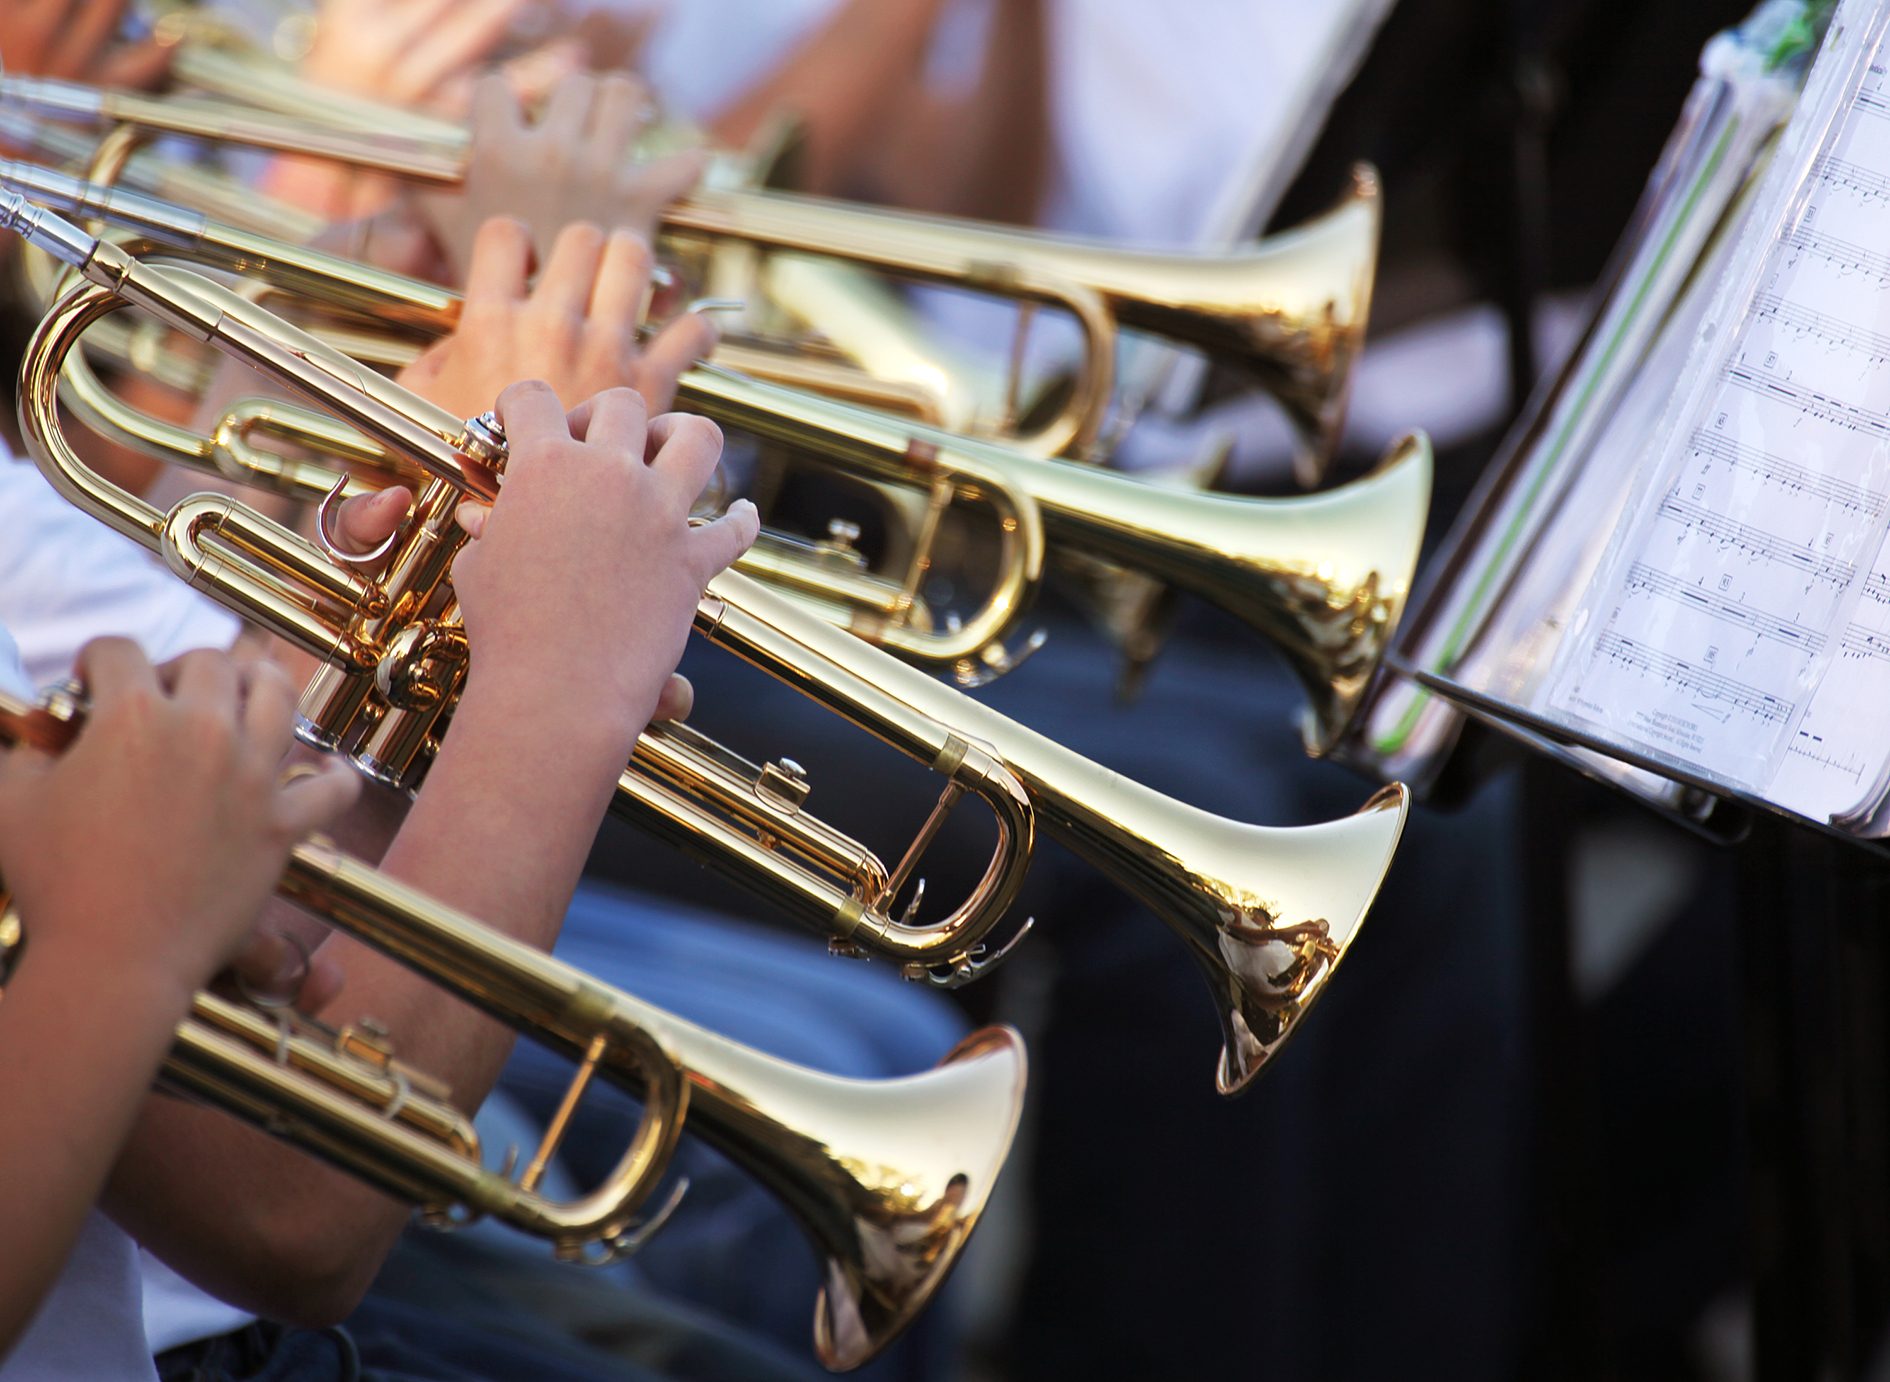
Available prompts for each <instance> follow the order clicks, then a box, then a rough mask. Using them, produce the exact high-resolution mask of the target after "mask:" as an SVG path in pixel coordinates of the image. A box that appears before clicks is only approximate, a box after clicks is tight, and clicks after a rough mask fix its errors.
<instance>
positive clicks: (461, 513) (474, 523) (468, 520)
mask: <svg viewBox="0 0 1890 1382" xmlns="http://www.w3.org/2000/svg"><path fill="white" fill-rule="evenodd" d="M491 517H492V506H491V505H490V504H481V503H480V502H479V501H478V500H476V499H468V500H467V501H466V502H465V503H463V504H461V505H460V506H459V507H458V508H457V509H454V510H453V521H454V522H455V523H457V524H459V527H460V531H461V532H463V533H465V534H466V536H467V537H469V538H471V539H472V540H473V541H474V542H477V541H478V540H479V539H480V538H482V537H484V536H485V535H486V522H487V520H489V519H490V518H491Z"/></svg>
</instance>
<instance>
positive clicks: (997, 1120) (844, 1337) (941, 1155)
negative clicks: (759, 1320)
mask: <svg viewBox="0 0 1890 1382" xmlns="http://www.w3.org/2000/svg"><path fill="white" fill-rule="evenodd" d="M1025 1066H1026V1061H1025V1056H1024V1041H1023V1038H1022V1037H1021V1036H1019V1035H1018V1034H1017V1033H1016V1032H1015V1031H1014V1030H1012V1029H1011V1028H1009V1027H987V1028H984V1029H982V1030H980V1031H976V1032H973V1033H972V1034H971V1035H970V1036H968V1037H966V1038H965V1039H964V1040H963V1041H961V1042H959V1044H958V1045H957V1046H956V1047H954V1048H953V1049H952V1050H951V1052H950V1053H949V1054H948V1055H947V1056H946V1057H945V1059H944V1060H943V1061H941V1062H940V1063H939V1065H938V1066H937V1067H936V1068H935V1069H933V1070H930V1071H927V1072H926V1073H924V1074H922V1075H916V1076H913V1077H912V1078H911V1079H909V1080H901V1081H897V1082H896V1085H897V1087H898V1088H897V1093H896V1095H895V1090H894V1087H893V1086H892V1085H880V1086H876V1087H875V1090H874V1094H873V1110H874V1111H873V1121H872V1123H871V1125H870V1126H869V1125H867V1124H865V1123H862V1124H861V1125H860V1126H859V1127H858V1128H857V1129H855V1130H854V1132H855V1133H856V1134H857V1135H858V1139H859V1140H858V1141H857V1142H852V1143H848V1144H846V1146H847V1150H844V1151H843V1150H840V1149H839V1148H838V1147H837V1146H834V1142H836V1141H837V1139H834V1140H833V1141H830V1147H832V1148H833V1149H832V1150H831V1152H830V1155H831V1156H832V1157H833V1159H834V1161H835V1163H836V1164H838V1165H840V1166H843V1167H844V1168H845V1170H846V1172H847V1173H848V1174H849V1176H850V1177H851V1180H850V1183H849V1184H848V1185H847V1186H846V1187H845V1188H844V1190H842V1191H840V1192H839V1193H837V1194H836V1195H835V1196H834V1197H833V1198H832V1199H831V1200H829V1201H828V1202H827V1203H826V1204H824V1205H823V1206H821V1207H820V1208H819V1209H818V1210H817V1211H816V1213H815V1214H813V1215H812V1216H810V1227H812V1228H814V1229H815V1236H816V1237H817V1238H818V1239H819V1240H820V1241H821V1242H822V1244H823V1247H824V1252H825V1259H826V1260H825V1267H826V1271H825V1277H826V1282H825V1284H824V1285H823V1286H822V1287H821V1290H820V1298H819V1299H818V1300H817V1301H816V1302H815V1305H814V1351H815V1354H816V1356H817V1357H818V1358H819V1359H820V1362H821V1364H822V1366H824V1367H826V1368H828V1369H829V1370H831V1371H834V1372H846V1371H850V1370H851V1369H853V1368H857V1367H859V1366H861V1365H862V1364H864V1363H867V1362H869V1361H871V1360H872V1359H873V1358H874V1357H876V1356H877V1355H878V1354H879V1352H880V1351H881V1350H882V1349H884V1348H885V1347H886V1346H887V1345H888V1344H890V1343H891V1342H892V1341H893V1340H894V1339H896V1338H898V1336H899V1334H900V1333H901V1332H902V1331H903V1330H904V1329H905V1328H906V1326H907V1325H909V1324H911V1323H912V1321H913V1320H914V1319H916V1318H917V1317H918V1315H919V1314H920V1312H922V1311H923V1310H924V1309H925V1307H926V1305H927V1304H928V1303H929V1302H930V1301H931V1299H932V1297H933V1296H935V1295H936V1294H937V1293H938V1290H939V1288H940V1287H941V1286H943V1285H944V1284H945V1281H946V1278H947V1277H949V1276H950V1275H951V1269H952V1266H953V1264H954V1263H956V1262H957V1260H958V1257H959V1253H960V1250H961V1249H962V1248H963V1246H964V1244H965V1241H966V1240H967V1239H968V1238H970V1236H971V1233H972V1230H973V1229H975V1228H976V1227H977V1225H978V1220H979V1218H980V1217H981V1216H982V1215H983V1213H984V1207H985V1205H986V1203H987V1202H988V1201H989V1200H990V1197H991V1191H992V1188H993V1187H994V1186H995V1185H996V1183H997V1176H998V1172H999V1171H1000V1170H1001V1169H1002V1168H1003V1165H1004V1158H1005V1156H1006V1154H1007V1153H1008V1152H1009V1150H1010V1145H1011V1139H1012V1137H1013V1136H1014V1135H1015V1133H1016V1130H1017V1120H1018V1117H1019V1115H1020V1114H1021V1113H1022V1111H1023V1106H1024V1080H1025ZM890 1097H900V1098H902V1099H904V1100H905V1101H906V1102H907V1104H908V1107H909V1114H910V1116H909V1117H907V1118H904V1119H900V1118H898V1117H897V1116H896V1112H895V1111H894V1110H891V1109H889V1108H888V1107H887V1103H886V1101H887V1099H888V1098H890ZM894 1126H897V1127H900V1128H901V1129H902V1131H900V1132H897V1133H894V1134H891V1135H890V1137H889V1134H888V1132H887V1129H888V1128H889V1127H894ZM830 1131H831V1130H830ZM867 1146H870V1147H872V1149H873V1150H872V1151H871V1152H870V1153H869V1154H862V1151H861V1148H863V1147H867Z"/></svg>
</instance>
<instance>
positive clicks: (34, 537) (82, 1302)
mask: <svg viewBox="0 0 1890 1382" xmlns="http://www.w3.org/2000/svg"><path fill="white" fill-rule="evenodd" d="M238 627H239V624H238V621H237V619H236V618H235V616H233V615H231V614H229V613H228V612H226V611H225V610H223V609H221V608H220V607H218V606H216V605H214V604H212V603H211V602H210V601H209V600H207V599H206V598H204V597H203V596H202V595H199V594H198V593H197V592H195V591H193V590H192V589H190V587H189V586H187V585H185V584H184V583H183V582H182V581H180V580H179V579H177V577H175V576H174V575H172V574H171V573H170V572H169V571H167V570H166V569H165V568H164V567H163V566H162V565H161V564H160V563H159V562H158V561H157V559H156V558H154V557H153V556H151V555H150V554H149V553H147V552H145V551H144V550H143V549H142V548H140V547H138V546H137V545H136V544H135V543H133V542H131V541H130V540H128V539H126V538H123V537H120V536H119V535H118V534H116V533H114V532H112V531H111V530H110V529H108V528H106V527H105V526H104V525H103V524H102V523H99V522H98V521H97V520H96V519H93V518H91V517H89V516H88V515H86V514H83V513H81V512H80V511H79V510H78V509H76V508H74V507H73V506H72V505H71V504H68V503H67V502H66V501H65V500H64V499H62V498H60V497H59V495H58V494H57V493H55V492H54V490H53V488H52V486H51V485H49V484H47V482H46V480H45V478H44V477H43V476H41V475H40V473H39V471H38V470H37V469H36V468H35V467H34V466H32V465H30V464H27V463H26V462H23V461H16V460H15V459H14V458H13V457H12V456H11V455H10V454H8V453H7V451H6V449H5V447H4V446H0V630H10V631H11V633H10V636H6V635H4V634H0V636H4V637H5V642H4V644H0V653H4V655H5V658H6V660H7V667H6V669H5V670H6V671H8V672H10V673H11V676H12V679H13V680H16V681H18V682H19V683H20V684H21V686H22V687H23V688H24V687H30V686H32V685H42V686H43V685H45V684H47V683H49V682H53V681H57V680H60V679H61V678H63V677H66V676H69V675H70V674H71V672H72V667H73V663H74V661H75V659H76V658H77V656H78V652H79V649H80V648H81V647H83V646H84V644H85V643H86V641H87V640H88V639H91V638H96V637H98V636H100V635H103V634H121V635H124V636H126V637H129V638H133V639H136V640H137V642H138V643H139V644H140V645H141V646H142V647H143V648H144V650H145V652H146V653H147V654H148V655H149V656H150V657H151V658H153V659H154V660H156V661H160V662H161V661H164V660H165V659H168V658H172V657H175V656H177V655H178V654H180V653H185V652H189V651H190V650H191V649H193V648H227V647H229V646H230V644H231V642H232V641H233V640H234V639H235V637H236V632H237V629H238ZM140 1273H142V1275H143V1278H144V1287H143V1289H142V1291H140V1290H139V1289H137V1287H138V1280H139V1276H140ZM127 1274H129V1278H128V1279H129V1280H130V1282H131V1286H132V1289H131V1290H130V1291H129V1292H128V1293H127V1291H126V1290H125V1281H126V1280H127ZM252 1318H253V1316H250V1315H248V1314H246V1313H244V1312H243V1311H240V1310H236V1309H234V1308H233V1307H231V1306H227V1305H224V1304H223V1303H222V1302H220V1301H218V1300H216V1299H215V1298H213V1297H211V1296H209V1295H206V1294H205V1293H204V1292H202V1291H199V1290H198V1289H197V1288H196V1287H194V1286H191V1285H190V1284H189V1283H188V1282H186V1281H184V1279H183V1278H182V1277H180V1276H178V1275H177V1274H176V1273H175V1272H173V1271H171V1270H170V1269H169V1268H168V1267H165V1266H164V1265H163V1264H162V1263H160V1262H158V1261H157V1259H156V1258H154V1257H151V1256H150V1255H149V1254H148V1253H141V1252H140V1251H139V1249H138V1247H137V1245H136V1244H135V1243H134V1242H132V1240H131V1239H130V1238H129V1237H127V1236H126V1235H125V1234H124V1233H123V1231H122V1230H120V1229H119V1228H117V1226H116V1225H114V1224H112V1222H111V1221H110V1220H108V1219H106V1218H105V1217H104V1216H102V1215H99V1214H96V1213H95V1214H94V1215H93V1216H92V1218H91V1220H88V1222H87V1225H86V1230H85V1233H84V1234H83V1235H82V1236H81V1238H80V1241H79V1245H78V1247H76V1248H75V1249H74V1252H73V1256H72V1258H71V1259H70V1260H69V1261H68V1263H67V1266H66V1271H65V1273H64V1274H63V1275H62V1276H61V1277H60V1279H59V1282H58V1284H57V1285H56V1286H55V1287H54V1288H53V1292H52V1294H51V1295H50V1296H49V1297H48V1299H47V1301H46V1304H45V1305H44V1306H43V1307H42V1308H41V1311H40V1314H39V1316H37V1317H36V1319H35V1322H34V1325H33V1328H32V1329H31V1330H29V1331H28V1333H27V1337H26V1340H25V1341H23V1342H22V1343H21V1345H20V1347H19V1348H18V1349H16V1350H15V1352H14V1354H13V1355H12V1357H11V1358H9V1360H8V1362H7V1364H6V1366H5V1367H4V1368H0V1378H4V1379H6V1382H14V1379H16V1378H23V1379H37V1378H42V1377H43V1378H61V1377H73V1378H86V1379H91V1378H101V1379H104V1378H117V1377H139V1378H142V1377H149V1376H154V1375H155V1372H154V1370H153V1369H152V1367H151V1355H152V1354H153V1353H154V1352H161V1351H163V1350H164V1349H167V1348H172V1347H175V1346H176V1345H178V1344H183V1343H189V1342H191V1341H193V1340H196V1339H206V1338H210V1337H212V1336H214V1335H217V1334H224V1333H227V1332H229V1331H230V1330H232V1329H240V1328H241V1327H242V1326H243V1325H244V1324H246V1323H248V1322H249V1321H250V1320H251V1319H252ZM81 1326H82V1327H81ZM133 1336H135V1338H136V1354H135V1355H128V1354H126V1351H125V1348H124V1344H125V1341H126V1340H128V1339H130V1338H132V1337H133ZM29 1345H31V1347H30V1348H29ZM98 1350H104V1352H100V1351H98ZM128 1356H136V1357H138V1358H140V1359H141V1360H142V1367H141V1369H134V1370H132V1371H130V1372H125V1371H122V1370H120V1364H121V1363H122V1362H123V1360H124V1358H125V1357H128ZM108 1358H109V1359H110V1360H113V1361H112V1365H111V1367H110V1368H109V1369H108V1368H106V1367H105V1366H104V1363H105V1360H107V1359H108ZM69 1359H78V1360H81V1361H82V1362H83V1363H84V1366H78V1365H77V1364H73V1365H71V1367H72V1370H64V1369H66V1368H67V1367H68V1363H67V1360H69Z"/></svg>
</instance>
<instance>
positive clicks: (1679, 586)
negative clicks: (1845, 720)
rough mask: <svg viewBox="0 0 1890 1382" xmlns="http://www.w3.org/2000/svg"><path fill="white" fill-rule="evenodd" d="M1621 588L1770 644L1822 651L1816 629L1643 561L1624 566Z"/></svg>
mask: <svg viewBox="0 0 1890 1382" xmlns="http://www.w3.org/2000/svg"><path fill="white" fill-rule="evenodd" d="M1625 588H1626V589H1627V590H1628V591H1630V592H1632V591H1636V590H1644V591H1647V592H1648V593H1649V594H1650V595H1658V596H1659V597H1660V598H1661V599H1663V600H1671V601H1673V602H1674V603H1675V604H1679V605H1684V606H1686V607H1688V608H1689V609H1692V610H1694V611H1696V612H1698V613H1701V614H1704V615H1706V616H1708V617H1709V618H1711V619H1713V620H1715V621H1717V622H1718V623H1721V624H1724V625H1726V626H1727V627H1728V628H1734V629H1744V630H1746V631H1747V632H1748V633H1750V634H1752V635H1753V636H1754V637H1755V638H1769V639H1771V640H1772V641H1773V642H1774V643H1782V644H1784V645H1785V646H1786V647H1788V648H1793V649H1796V650H1798V651H1799V652H1803V653H1810V654H1814V655H1815V654H1817V653H1821V652H1823V651H1824V643H1825V639H1824V635H1823V634H1821V633H1819V632H1818V631H1817V630H1816V629H1806V628H1801V627H1799V626H1798V625H1797V624H1795V623H1793V622H1792V621H1791V620H1789V619H1785V618H1781V617H1780V616H1779V615H1776V614H1768V613H1767V612H1766V611H1764V610H1762V609H1754V608H1753V607H1752V606H1751V605H1748V604H1746V603H1745V602H1744V601H1742V600H1732V599H1728V598H1726V597H1725V596H1723V595H1719V594H1717V593H1715V592H1713V591H1710V590H1702V589H1701V588H1700V587H1698V586H1694V585H1688V584H1687V583H1686V582H1685V581H1682V580H1679V579H1678V578H1676V577H1674V576H1670V575H1668V574H1667V573H1666V572H1665V571H1658V570H1656V569H1654V568H1653V567H1651V566H1648V565H1647V564H1646V563H1644V562H1635V563H1634V565H1632V566H1630V567H1629V568H1628V574H1627V581H1626V582H1625Z"/></svg>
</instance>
